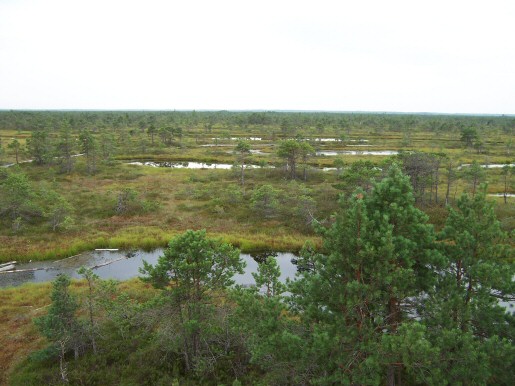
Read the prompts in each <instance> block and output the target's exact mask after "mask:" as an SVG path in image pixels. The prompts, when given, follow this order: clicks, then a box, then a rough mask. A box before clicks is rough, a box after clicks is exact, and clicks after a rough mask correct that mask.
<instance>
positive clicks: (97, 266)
mask: <svg viewBox="0 0 515 386" xmlns="http://www.w3.org/2000/svg"><path fill="white" fill-rule="evenodd" d="M125 259H126V257H125V256H124V257H119V258H118V259H114V260H110V261H107V262H105V263H102V264H98V265H95V266H93V267H91V268H90V269H97V268H100V267H105V266H106V265H109V264H113V263H116V262H117V261H120V260H125Z"/></svg>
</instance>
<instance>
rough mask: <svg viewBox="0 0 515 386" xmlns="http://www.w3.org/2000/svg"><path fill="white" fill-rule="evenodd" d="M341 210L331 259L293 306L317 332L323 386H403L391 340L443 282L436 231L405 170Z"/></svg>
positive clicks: (308, 279) (320, 259)
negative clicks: (386, 340) (398, 384)
mask: <svg viewBox="0 0 515 386" xmlns="http://www.w3.org/2000/svg"><path fill="white" fill-rule="evenodd" d="M341 204H342V210H341V212H340V213H339V214H338V215H337V216H336V219H335V222H334V224H333V225H332V226H331V228H329V229H328V230H326V231H324V239H325V243H324V253H323V254H314V255H313V256H312V257H311V259H312V260H313V265H312V267H313V269H310V270H307V271H305V273H303V278H302V279H301V280H299V281H297V282H295V283H294V284H293V285H292V288H291V290H292V292H293V293H294V297H293V303H294V305H295V309H296V310H297V311H299V317H301V318H302V319H303V320H304V322H305V323H307V325H308V329H310V330H311V331H313V332H312V334H310V336H308V337H307V338H308V339H310V340H311V344H310V350H315V352H316V353H317V354H316V356H317V357H319V363H318V367H317V368H318V371H319V373H318V377H319V378H318V381H320V382H325V383H345V384H347V383H359V384H379V383H381V382H384V381H386V382H387V383H388V384H395V381H396V379H397V380H399V381H400V380H401V378H402V376H403V374H404V373H405V369H404V365H403V362H402V360H399V358H398V356H397V355H396V354H395V353H394V352H391V350H390V349H389V346H388V345H386V344H383V336H384V335H390V336H397V335H398V334H399V328H400V327H401V326H402V325H403V324H404V323H408V322H410V320H411V318H413V312H414V307H413V306H414V305H413V299H415V298H416V297H417V296H419V295H420V293H421V292H422V291H424V290H427V289H428V288H430V287H431V285H432V283H434V281H435V274H434V273H433V272H434V271H433V269H432V268H433V265H435V264H436V263H438V262H439V260H440V257H439V254H438V253H437V252H436V251H435V249H434V233H433V228H432V226H430V225H429V224H427V216H426V215H425V214H423V213H422V212H421V211H420V210H418V209H417V208H415V206H414V197H413V193H412V188H411V184H410V181H409V178H408V177H406V176H404V175H403V174H402V172H401V171H400V169H399V168H398V167H397V166H393V167H392V168H391V169H390V170H389V172H388V175H387V177H386V178H385V179H384V180H383V181H381V182H379V183H377V184H375V185H374V187H373V189H372V191H371V193H370V194H369V195H365V193H364V192H363V191H358V192H357V193H355V194H354V195H352V196H351V197H350V198H349V199H348V200H347V201H342V202H341ZM312 355H315V354H314V352H312Z"/></svg>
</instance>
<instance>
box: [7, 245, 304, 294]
mask: <svg viewBox="0 0 515 386" xmlns="http://www.w3.org/2000/svg"><path fill="white" fill-rule="evenodd" d="M125 253H126V252H124V251H114V252H110V251H92V252H85V253H82V254H80V255H77V256H73V257H69V258H67V259H63V260H58V261H54V262H51V261H38V262H33V263H27V264H19V265H18V266H17V267H16V268H17V270H23V269H34V268H44V269H40V270H37V271H26V272H14V273H2V274H0V287H8V286H18V285H21V284H24V283H41V282H46V281H51V280H54V279H55V277H56V276H57V275H58V274H60V273H64V274H67V275H69V276H71V277H73V278H79V277H80V275H78V274H77V272H76V271H77V269H79V268H80V267H81V266H85V267H89V268H91V267H95V266H98V265H102V264H105V263H107V262H110V261H113V260H117V259H120V258H122V260H118V261H115V262H113V263H112V264H109V265H104V266H101V267H98V268H95V269H94V272H95V274H97V275H98V276H100V277H101V278H102V279H117V280H127V279H130V278H133V277H135V276H138V275H139V271H138V269H139V268H140V267H142V266H143V260H145V261H147V262H149V263H150V264H156V263H157V259H158V257H159V256H161V255H162V254H163V250H162V249H156V250H154V251H152V252H144V251H137V252H136V254H135V256H134V257H131V258H129V259H127V258H125ZM240 257H241V258H242V260H243V261H244V262H245V263H246V264H247V266H246V268H245V273H243V274H242V275H240V274H238V275H235V277H234V279H235V281H236V283H237V284H241V285H253V284H255V282H254V278H253V277H252V272H257V267H258V263H257V262H256V261H255V260H254V259H253V258H252V256H251V255H249V254H245V253H242V254H241V255H240ZM295 257H296V256H295V255H294V254H292V253H278V255H277V258H276V259H277V263H278V264H279V267H280V268H281V277H280V280H281V281H283V282H284V281H285V280H286V278H291V279H293V278H294V276H295V273H296V272H297V267H296V265H294V264H292V262H291V259H292V258H295Z"/></svg>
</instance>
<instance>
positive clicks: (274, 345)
mask: <svg viewBox="0 0 515 386" xmlns="http://www.w3.org/2000/svg"><path fill="white" fill-rule="evenodd" d="M514 131H515V118H514V117H510V116H451V115H409V114H365V113H308V112H303V113H301V112H229V111H218V112H208V111H201V112H196V111H173V112H172V111H164V112H136V111H132V112H96V111H89V112H84V111H82V112H71V111H69V112H57V111H54V112H43V111H40V112H32V111H0V264H3V265H0V267H2V266H3V267H7V266H10V265H16V264H12V262H13V261H16V262H17V264H22V263H25V262H29V261H33V262H36V261H43V260H52V261H55V260H58V259H61V258H67V257H70V256H76V255H79V254H81V253H84V252H87V251H91V250H94V249H96V248H116V249H121V250H125V251H127V256H129V257H130V256H133V255H134V254H135V253H138V252H137V251H138V250H152V249H155V248H164V250H163V255H162V256H161V257H160V258H159V260H158V261H157V263H155V264H150V263H146V262H145V263H143V265H142V266H141V267H140V268H139V277H135V278H133V279H130V280H127V281H122V282H119V281H115V280H106V279H101V278H100V277H99V276H97V275H96V273H95V269H92V267H82V268H80V269H79V270H78V274H79V275H80V277H81V279H80V280H75V279H74V280H71V278H70V277H68V276H66V275H58V276H57V278H56V279H55V280H54V281H52V282H44V283H28V284H23V285H20V286H11V287H9V286H5V285H3V286H2V287H3V288H0V326H1V327H2V328H1V330H0V331H1V334H0V346H1V349H0V384H6V385H42V384H44V385H60V384H71V385H197V384H212V385H447V384H450V385H513V384H515V371H514V369H515V345H514V333H515V323H514V322H515V321H514V315H513V309H512V304H513V303H514V301H515V288H514V280H513V279H514V277H515V266H514V264H513V258H514V256H513V241H514V240H513V236H514V228H515V205H514V201H515V199H514V198H513V196H514V186H513V182H512V180H511V176H512V173H513V167H514V165H515V161H514V158H513V154H512V152H513V138H514V136H513V134H514ZM277 251H290V252H294V253H295V254H296V255H297V257H296V258H295V264H296V266H297V274H296V277H295V279H293V280H286V281H281V280H280V275H281V272H280V269H279V262H278V259H279V258H280V257H277V254H276V253H274V252H277ZM241 252H245V253H253V256H255V259H256V261H257V263H258V265H257V267H258V268H257V271H256V272H253V273H252V276H253V278H254V282H255V285H252V286H250V287H249V286H245V287H242V286H238V285H236V284H235V283H234V275H235V274H237V273H243V272H244V270H245V264H244V261H243V260H242V259H241V256H240V253H241ZM12 270H13V271H14V272H11V271H9V270H5V269H4V270H3V272H0V285H1V284H2V280H3V279H4V280H5V278H7V277H11V276H9V275H21V274H23V272H16V267H15V268H13V269H12ZM12 277H14V276H12Z"/></svg>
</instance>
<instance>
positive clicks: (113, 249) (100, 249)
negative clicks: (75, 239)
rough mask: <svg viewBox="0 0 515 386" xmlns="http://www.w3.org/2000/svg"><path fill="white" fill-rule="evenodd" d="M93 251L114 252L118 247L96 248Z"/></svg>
mask: <svg viewBox="0 0 515 386" xmlns="http://www.w3.org/2000/svg"><path fill="white" fill-rule="evenodd" d="M95 251H108V252H116V251H118V248H97V249H95Z"/></svg>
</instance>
